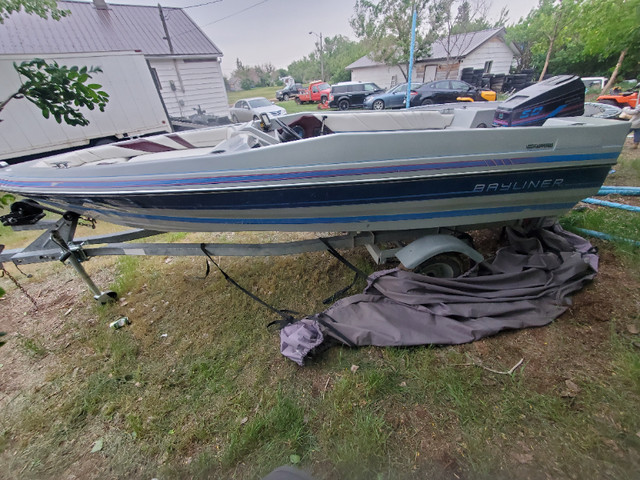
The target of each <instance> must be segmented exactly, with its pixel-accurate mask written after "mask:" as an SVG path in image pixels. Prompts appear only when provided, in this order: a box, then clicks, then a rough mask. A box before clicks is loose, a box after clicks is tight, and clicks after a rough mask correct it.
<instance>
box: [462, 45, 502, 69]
mask: <svg viewBox="0 0 640 480" xmlns="http://www.w3.org/2000/svg"><path fill="white" fill-rule="evenodd" d="M513 60H514V56H513V51H511V49H510V48H509V47H508V46H507V45H506V44H505V43H504V42H503V41H502V40H500V39H498V38H492V39H490V40H489V41H487V42H486V43H484V44H482V45H481V46H480V47H478V48H477V49H476V50H474V51H473V52H471V53H470V54H469V55H468V56H467V57H466V58H465V59H464V61H463V62H462V65H461V69H462V68H469V67H473V68H484V64H485V62H489V61H493V64H492V66H491V71H490V72H489V73H509V69H510V68H511V64H512V63H513Z"/></svg>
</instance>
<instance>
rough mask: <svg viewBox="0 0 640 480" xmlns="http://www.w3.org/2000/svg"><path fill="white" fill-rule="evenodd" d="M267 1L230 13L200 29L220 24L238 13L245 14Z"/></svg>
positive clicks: (263, 0)
mask: <svg viewBox="0 0 640 480" xmlns="http://www.w3.org/2000/svg"><path fill="white" fill-rule="evenodd" d="M268 1H269V0H262V1H260V2H258V3H254V4H253V5H249V6H248V7H246V8H243V9H242V10H238V11H237V12H234V13H231V14H229V15H227V16H226V17H222V18H219V19H218V20H214V21H213V22H209V23H205V24H204V25H202V27H208V26H209V25H213V24H214V23H218V22H221V21H222V20H226V19H227V18H231V17H234V16H236V15H238V14H240V13H243V12H246V11H247V10H251V9H252V8H254V7H257V6H258V5H262V4H263V3H267V2H268Z"/></svg>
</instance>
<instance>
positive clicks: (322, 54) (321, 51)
mask: <svg viewBox="0 0 640 480" xmlns="http://www.w3.org/2000/svg"><path fill="white" fill-rule="evenodd" d="M312 34H313V35H315V36H316V37H319V38H320V80H322V81H324V47H323V46H322V32H320V33H319V34H318V33H316V32H309V35H312Z"/></svg>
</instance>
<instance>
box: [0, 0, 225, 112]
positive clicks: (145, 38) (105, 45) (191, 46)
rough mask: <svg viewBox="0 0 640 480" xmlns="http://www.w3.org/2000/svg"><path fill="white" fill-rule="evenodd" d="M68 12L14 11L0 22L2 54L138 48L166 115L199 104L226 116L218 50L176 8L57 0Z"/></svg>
mask: <svg viewBox="0 0 640 480" xmlns="http://www.w3.org/2000/svg"><path fill="white" fill-rule="evenodd" d="M58 8H60V9H62V10H69V11H70V12H71V14H70V15H69V16H67V17H64V18H62V19H60V20H59V21H55V20H52V19H43V18H40V17H38V16H37V15H29V14H27V13H25V12H24V11H20V12H17V13H13V14H11V15H10V16H9V18H7V19H5V20H4V23H3V24H0V54H20V55H25V57H27V58H34V57H37V56H38V55H44V54H48V55H47V56H48V58H51V57H52V56H53V55H51V54H54V55H55V54H68V53H95V52H120V51H136V52H141V53H142V54H143V55H144V57H145V59H146V60H147V64H148V66H149V69H150V71H151V74H152V76H153V78H154V79H155V81H156V86H157V88H158V91H159V92H160V95H161V97H162V100H163V102H164V105H165V108H166V110H167V113H168V115H169V117H188V116H189V115H193V114H194V113H196V110H197V109H198V108H201V109H202V110H206V113H207V114H210V115H218V116H227V115H228V113H229V104H228V100H227V92H226V90H225V87H224V80H223V77H222V69H221V67H220V60H221V58H222V52H221V51H220V50H219V49H218V47H216V45H215V44H214V43H213V42H212V41H211V40H210V39H209V38H208V37H207V36H206V35H205V34H204V33H203V32H202V30H200V27H198V26H197V25H196V24H195V23H194V22H193V20H191V18H190V17H189V16H188V15H187V14H186V13H185V12H184V11H183V10H182V9H180V8H162V10H160V7H159V6H138V5H117V4H107V3H106V2H105V0H93V3H88V2H76V1H64V0H61V1H58Z"/></svg>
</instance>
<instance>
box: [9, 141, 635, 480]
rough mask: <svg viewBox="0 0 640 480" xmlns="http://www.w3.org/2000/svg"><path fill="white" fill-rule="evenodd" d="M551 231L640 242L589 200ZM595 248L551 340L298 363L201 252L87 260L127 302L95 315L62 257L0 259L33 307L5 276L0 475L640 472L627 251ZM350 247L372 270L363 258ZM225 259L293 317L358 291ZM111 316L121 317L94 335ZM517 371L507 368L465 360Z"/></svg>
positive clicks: (354, 258) (605, 475) (322, 267)
mask: <svg viewBox="0 0 640 480" xmlns="http://www.w3.org/2000/svg"><path fill="white" fill-rule="evenodd" d="M639 165H640V153H639V151H638V150H631V149H630V148H629V147H628V146H627V147H625V149H624V151H623V154H622V155H621V157H620V159H619V163H618V165H616V167H615V173H613V174H612V175H611V177H610V180H609V181H608V183H609V184H616V185H620V184H627V185H636V186H637V185H640V167H639ZM636 198H637V197H636ZM620 200H624V201H626V202H636V204H637V200H634V199H633V198H631V197H628V198H624V199H620ZM562 221H563V223H565V224H566V225H567V226H569V227H571V226H586V227H587V228H592V229H596V230H597V229H600V230H602V231H606V232H609V233H616V234H619V235H621V236H625V237H628V238H632V239H635V240H640V233H639V232H638V226H639V222H638V217H637V214H635V215H634V214H632V213H631V212H622V213H618V212H616V213H615V214H613V213H612V212H611V210H606V209H604V208H603V207H595V206H589V207H588V208H578V209H576V210H574V211H573V212H572V213H570V214H569V215H568V216H566V217H565V218H563V219H562ZM103 228H107V229H108V228H111V227H109V226H105V227H103ZM0 235H1V236H2V240H1V241H0V242H1V243H6V244H10V245H17V244H19V243H20V242H21V241H23V240H24V237H20V238H17V237H14V235H18V234H17V233H14V232H11V231H9V230H8V229H1V230H0ZM299 237H302V235H298V234H295V235H294V234H283V233H280V234H277V233H225V234H173V235H172V234H166V235H162V236H160V237H159V239H158V240H159V241H187V242H239V241H245V242H256V241H273V240H274V239H280V240H285V239H286V240H292V239H297V238H299ZM594 243H595V244H596V245H597V246H598V247H599V249H600V255H601V270H600V273H599V275H598V277H597V278H596V280H595V281H594V282H593V283H592V284H591V285H589V286H588V287H587V288H586V289H584V290H583V291H582V292H580V293H578V294H577V295H576V296H575V297H574V304H573V305H572V307H571V308H570V310H569V311H568V312H567V313H565V314H564V315H563V316H562V317H560V318H559V319H558V320H556V321H555V322H553V323H552V324H551V325H549V326H547V327H543V328H537V329H528V330H522V331H514V332H511V333H504V334H501V335H498V336H495V337H491V338H486V339H483V340H480V341H478V342H474V343H472V344H468V345H461V346H455V347H443V348H434V347H415V348H377V347H368V348H359V349H348V348H340V347H335V348H332V349H330V350H328V351H327V352H325V353H324V354H323V355H322V356H321V357H320V358H319V359H317V360H315V361H312V362H310V363H309V364H308V365H307V366H305V367H302V368H301V367H298V366H297V365H295V364H294V363H293V362H291V361H289V360H287V359H285V358H284V357H282V355H280V352H279V337H278V334H277V332H276V331H273V330H268V329H267V328H266V327H265V326H266V324H267V323H268V322H270V321H272V320H274V319H276V318H274V315H273V314H272V313H271V312H269V311H268V310H266V309H264V308H263V307H261V306H260V305H258V304H257V303H255V302H254V301H252V300H250V299H249V298H247V297H246V296H245V295H243V294H242V293H240V292H239V291H238V290H236V289H234V288H233V287H231V286H230V285H229V284H228V283H227V282H226V281H225V279H224V278H223V277H222V275H220V274H219V273H217V272H212V273H211V274H210V275H209V276H208V277H206V278H204V270H205V264H204V261H203V259H202V258H201V257H200V258H195V257H194V258H184V257H179V258H160V257H146V258H143V257H141V258H138V257H120V258H100V259H93V260H91V262H87V263H86V268H87V270H88V271H89V274H90V275H91V276H92V277H93V279H94V280H95V281H96V283H97V284H99V285H103V286H106V285H110V286H111V287H112V288H113V289H114V290H116V291H118V292H120V294H121V297H122V298H121V300H120V301H119V302H117V303H116V304H113V305H108V306H102V307H101V306H98V305H95V304H94V303H93V300H92V299H91V297H90V295H89V294H88V293H86V291H85V289H84V286H83V284H82V283H81V282H80V280H79V279H78V278H77V277H76V276H75V274H74V272H73V271H72V270H71V269H70V268H69V267H67V266H64V265H62V264H61V263H59V262H58V263H47V264H40V265H28V266H25V267H23V270H24V272H25V273H27V274H33V275H34V276H33V277H32V278H27V277H25V276H22V275H21V274H20V273H19V272H17V271H16V270H15V268H13V266H11V265H7V266H6V267H7V269H8V270H10V271H11V272H12V275H13V276H15V277H17V278H18V279H19V281H20V282H21V283H22V284H23V286H24V287H25V288H26V290H27V291H28V292H29V293H30V295H31V296H32V297H33V298H34V299H35V300H36V302H37V303H38V307H39V308H38V310H35V309H34V308H33V305H32V304H31V302H30V301H29V300H28V299H27V298H26V297H25V296H24V295H23V294H22V293H21V291H20V290H18V289H17V288H16V287H15V286H14V284H13V283H12V282H11V281H10V280H9V279H8V278H7V277H6V276H5V277H4V278H0V286H2V287H3V288H4V289H5V290H6V291H7V295H6V296H5V297H4V298H3V299H2V300H0V309H1V311H2V318H0V330H2V331H6V332H9V334H8V335H7V336H5V337H3V340H6V341H7V344H6V345H4V346H2V347H1V348H0V353H1V357H0V465H2V467H0V477H1V478H6V479H40V478H82V479H90V478H96V479H97V478H100V479H110V478H158V479H182V478H193V479H207V478H212V479H231V478H234V479H258V478H261V477H262V476H264V475H266V474H267V473H268V472H269V471H271V470H272V469H273V468H275V467H277V466H279V465H283V464H289V465H297V466H300V467H302V468H304V469H306V470H308V471H310V472H312V473H313V475H314V477H315V478H317V479H318V480H320V479H326V480H328V479H332V480H333V479H348V480H359V479H362V480H370V479H375V480H396V479H397V480H405V479H416V480H422V479H427V478H429V479H430V478H433V479H447V480H448V479H451V480H453V479H460V478H466V479H514V478H517V479H543V478H553V479H583V478H599V479H627V478H629V479H631V478H637V477H638V472H639V471H640V409H638V405H639V404H640V348H638V344H639V343H638V342H639V341H640V339H639V338H638V329H639V328H640V317H639V314H638V311H639V309H638V305H640V275H639V272H640V268H638V265H639V258H640V251H639V250H638V248H637V247H636V248H630V247H629V246H628V245H623V244H620V245H617V244H613V243H608V242H604V241H594ZM344 254H345V256H346V257H347V258H348V259H349V260H350V261H351V262H353V263H355V264H356V266H358V267H360V268H361V269H364V270H366V271H368V272H371V271H373V269H374V266H373V265H372V264H371V262H370V259H369V256H368V253H367V252H366V250H364V249H356V250H350V251H346V252H344ZM220 261H221V263H222V266H223V268H224V269H225V270H226V271H228V272H229V274H231V275H232V276H233V277H234V278H235V279H237V280H238V281H239V282H240V283H241V284H242V285H244V286H246V287H247V288H248V289H249V290H250V291H251V292H253V293H255V294H256V295H258V296H260V297H261V298H264V299H265V300H266V301H268V302H269V303H270V304H272V305H276V306H278V307H280V308H288V309H291V310H295V311H297V312H301V314H310V313H313V312H318V311H321V310H324V309H325V308H326V306H324V305H322V303H321V300H322V299H323V298H326V297H328V296H329V295H330V294H331V293H333V292H335V291H336V290H337V289H338V288H340V287H342V286H344V285H347V284H349V283H350V281H351V278H352V272H351V271H350V270H348V269H347V268H345V267H344V266H342V265H341V264H340V263H339V262H337V261H336V260H335V259H333V257H331V256H330V255H328V254H326V253H320V252H318V253H312V254H305V255H294V256H287V257H267V258H222V259H221V260H220ZM362 287H363V284H362V282H361V283H360V284H359V285H358V288H360V289H361V288H362ZM356 291H357V290H356ZM122 316H127V317H128V318H129V319H130V321H131V324H130V325H128V326H127V327H125V328H122V329H120V330H112V329H109V328H108V324H109V323H110V322H111V321H113V320H116V319H118V318H120V317H122ZM520 359H524V362H523V365H522V367H520V368H518V369H516V370H515V371H514V372H513V373H512V374H510V375H501V374H496V373H493V372H491V371H489V370H487V369H485V368H481V367H479V365H481V366H482V367H487V368H491V369H493V370H498V371H507V370H509V369H510V368H511V367H512V366H514V365H515V364H516V363H517V362H518V361H519V360H520ZM356 367H357V368H356Z"/></svg>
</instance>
